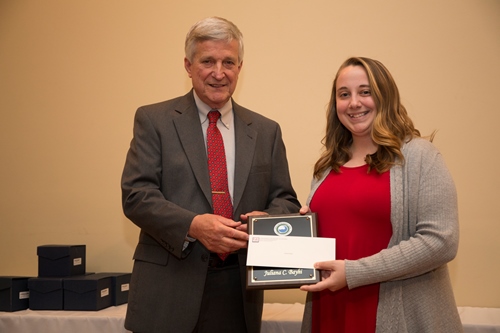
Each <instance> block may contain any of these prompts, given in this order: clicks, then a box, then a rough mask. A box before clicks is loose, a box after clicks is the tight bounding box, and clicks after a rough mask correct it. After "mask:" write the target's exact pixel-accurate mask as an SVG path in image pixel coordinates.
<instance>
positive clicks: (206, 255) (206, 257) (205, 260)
mask: <svg viewBox="0 0 500 333" xmlns="http://www.w3.org/2000/svg"><path fill="white" fill-rule="evenodd" d="M207 260H208V253H204V254H202V255H201V261H203V262H207Z"/></svg>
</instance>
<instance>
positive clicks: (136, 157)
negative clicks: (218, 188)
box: [121, 108, 196, 257]
mask: <svg viewBox="0 0 500 333" xmlns="http://www.w3.org/2000/svg"><path fill="white" fill-rule="evenodd" d="M161 153H162V145H161V138H160V135H159V131H157V130H156V128H155V122H154V121H153V120H152V119H151V118H150V116H149V114H148V113H147V112H146V111H145V110H144V109H143V108H139V109H138V110H137V112H136V115H135V119H134V136H133V139H132V142H131V144H130V149H129V151H128V154H127V158H126V162H125V167H124V170H123V174H122V180H121V187H122V205H123V211H124V213H125V215H126V216H127V218H129V219H130V220H131V221H132V222H133V223H135V224H136V225H137V226H138V227H139V228H141V230H142V231H143V232H145V233H147V234H148V235H149V236H151V237H153V238H154V239H155V240H156V241H157V242H158V243H159V244H161V245H162V246H163V247H164V248H165V249H166V250H167V251H169V252H170V253H172V254H173V255H175V256H177V257H182V256H183V252H182V249H183V244H184V238H185V236H186V235H187V232H188V230H189V226H190V224H191V221H192V220H193V218H194V216H196V213H194V212H191V211H189V210H187V209H184V208H182V207H180V206H179V205H176V204H174V203H172V202H170V201H168V200H166V199H165V196H164V195H163V193H162V190H161V186H162V172H163V170H162V154H161ZM184 254H185V253H184Z"/></svg>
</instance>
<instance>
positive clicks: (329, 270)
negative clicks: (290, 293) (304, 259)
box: [300, 260, 347, 291]
mask: <svg viewBox="0 0 500 333" xmlns="http://www.w3.org/2000/svg"><path fill="white" fill-rule="evenodd" d="M314 268H316V269H319V270H321V281H320V282H318V283H316V284H311V285H304V286H301V287H300V290H303V291H321V290H325V289H329V290H330V291H337V290H339V289H342V288H344V287H345V286H347V280H346V277H345V262H344V260H331V261H322V262H317V263H315V264H314Z"/></svg>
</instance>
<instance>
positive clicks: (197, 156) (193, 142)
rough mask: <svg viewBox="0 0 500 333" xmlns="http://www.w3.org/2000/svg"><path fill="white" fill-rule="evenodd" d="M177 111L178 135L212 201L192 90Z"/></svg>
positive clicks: (201, 186)
mask: <svg viewBox="0 0 500 333" xmlns="http://www.w3.org/2000/svg"><path fill="white" fill-rule="evenodd" d="M176 111H177V112H179V113H180V115H179V117H176V118H174V126H175V128H176V130H177V135H178V136H179V140H180V142H181V145H182V147H183V149H184V152H185V153H186V156H187V158H188V160H189V163H190V165H191V169H192V170H193V173H194V176H195V178H196V180H197V182H198V184H199V185H200V188H201V190H202V191H203V194H204V195H205V197H206V198H207V200H208V202H212V192H211V189H210V176H209V174H208V168H207V165H208V162H207V152H206V149H205V141H204V138H203V131H202V129H201V124H200V116H199V115H198V109H197V108H196V104H195V102H194V97H193V92H192V91H191V92H189V93H188V94H187V95H185V96H184V98H183V99H181V101H180V103H179V105H178V107H176Z"/></svg>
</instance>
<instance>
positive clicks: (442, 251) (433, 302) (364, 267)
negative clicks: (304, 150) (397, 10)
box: [302, 138, 463, 333]
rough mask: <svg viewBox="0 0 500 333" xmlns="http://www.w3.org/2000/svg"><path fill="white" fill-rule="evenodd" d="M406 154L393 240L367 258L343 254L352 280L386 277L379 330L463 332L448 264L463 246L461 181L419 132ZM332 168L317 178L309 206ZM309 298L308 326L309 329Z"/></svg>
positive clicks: (395, 170) (397, 180) (398, 170)
mask: <svg viewBox="0 0 500 333" xmlns="http://www.w3.org/2000/svg"><path fill="white" fill-rule="evenodd" d="M402 152H403V155H404V157H405V163H404V165H402V166H400V165H398V166H394V167H392V168H391V170H390V181H391V223H392V232H393V234H392V238H391V240H390V242H389V246H388V248H387V249H384V250H382V251H380V252H379V253H377V254H374V255H372V256H369V257H366V258H362V259H359V260H345V270H346V278H347V286H348V288H349V289H353V288H356V287H360V286H364V285H368V284H372V283H379V282H380V283H381V284H380V293H379V304H378V308H377V329H376V332H380V333H392V332H394V333H404V332H415V333H424V332H432V333H436V332H445V333H448V332H454V333H455V332H462V331H463V329H462V324H461V322H460V317H459V315H458V311H457V307H456V303H455V299H454V296H453V290H452V287H451V282H450V278H449V274H448V268H447V263H448V262H449V261H451V260H452V259H453V258H454V257H455V255H456V253H457V250H458V238H459V237H458V236H459V229H458V205H457V194H456V189H455V185H454V182H453V179H452V177H451V175H450V173H449V171H448V169H447V168H446V165H445V163H444V160H443V158H442V156H441V154H440V153H439V151H438V150H437V149H436V148H435V147H434V146H433V145H432V144H431V143H430V142H429V141H427V140H425V139H421V138H415V139H413V140H411V141H410V142H408V143H406V144H405V145H404V146H403V149H402ZM329 172H330V170H327V171H326V172H325V173H324V174H323V176H322V177H321V179H320V180H319V181H318V180H315V179H313V182H312V185H311V193H310V195H309V198H308V200H307V204H309V203H310V201H311V198H312V196H313V195H314V192H315V191H316V189H317V188H318V187H319V185H320V184H321V182H322V181H323V180H324V179H325V177H326V176H327V175H328V173H329ZM311 296H312V295H311V293H309V294H308V295H307V299H306V307H305V311H304V320H303V322H302V332H310V331H311V310H312V302H311V299H312V298H311Z"/></svg>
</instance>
